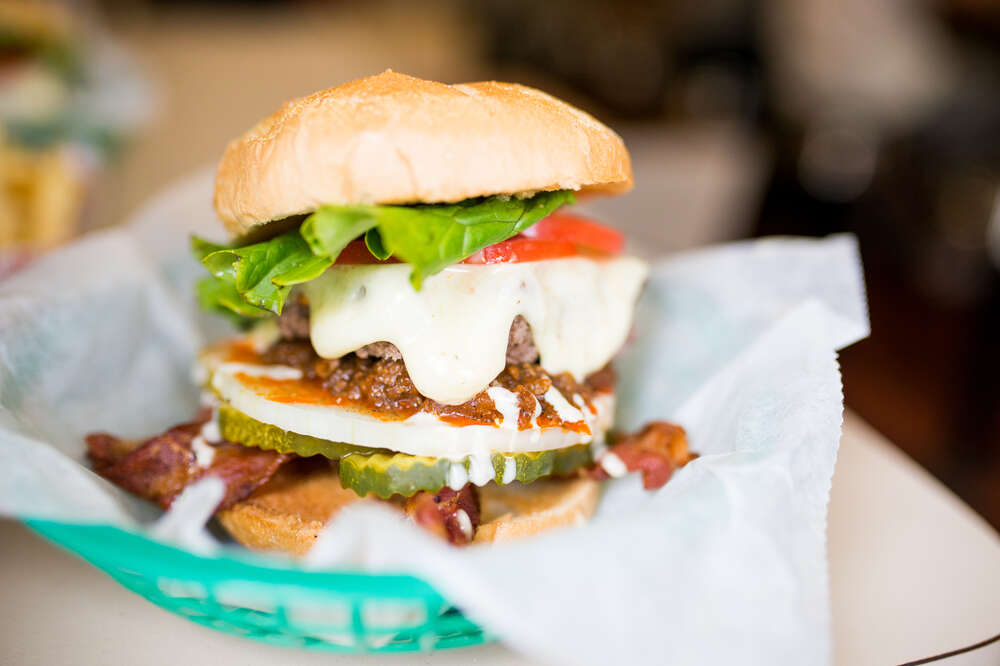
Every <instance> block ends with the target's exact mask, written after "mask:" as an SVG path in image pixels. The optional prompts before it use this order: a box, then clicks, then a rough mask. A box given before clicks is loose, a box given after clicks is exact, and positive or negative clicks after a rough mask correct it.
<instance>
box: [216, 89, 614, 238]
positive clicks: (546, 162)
mask: <svg viewBox="0 0 1000 666" xmlns="http://www.w3.org/2000/svg"><path fill="white" fill-rule="evenodd" d="M631 187H632V167H631V163H630V161H629V155H628V151H627V150H626V149H625V144H624V143H623V142H622V140H621V137H619V136H618V135H617V134H615V133H614V132H613V131H611V130H610V129H609V128H608V127H606V126H605V125H603V124H601V123H600V122H598V121H597V120H596V119H594V118H593V117H592V116H590V115H588V114H586V113H584V112H583V111H580V110H579V109H577V108H575V107H572V106H570V105H569V104H566V103H565V102H561V101H559V100H557V99H555V98H554V97H551V96H550V95H546V94H545V93H543V92H540V91H538V90H535V89H534V88H528V87H526V86H521V85H517V84H514V83H499V82H496V81H481V82H478V83H466V84H458V85H446V84H443V83H436V82H434V81H425V80H423V79H417V78H414V77H412V76H406V75H404V74H398V73H396V72H393V71H391V70H387V71H385V72H383V73H381V74H377V75H375V76H369V77H367V78H364V79H360V80H358V81H352V82H351V83H345V84H343V85H340V86H337V87H336V88H330V89H329V90H322V91H320V92H317V93H313V94H312V95H309V96H308V97H302V98H300V99H295V100H291V101H290V102H287V103H285V105H284V106H282V107H281V108H280V109H279V110H278V111H277V112H276V113H274V114H272V115H271V116H269V117H268V118H265V119H264V120H263V121H261V122H260V123H258V124H257V126H256V127H254V128H253V129H251V130H250V131H249V132H247V133H246V134H244V135H243V136H242V137H240V138H239V139H236V140H235V141H233V142H232V143H230V144H229V146H228V147H227V148H226V152H225V154H224V155H223V156H222V161H221V162H220V163H219V169H218V172H217V174H216V178H215V202H214V203H215V210H216V212H217V213H218V215H219V217H220V218H221V219H222V221H223V222H224V223H225V226H226V229H227V230H228V231H229V232H230V233H231V234H233V235H234V236H243V235H247V234H249V233H251V232H255V233H256V232H258V231H259V230H260V229H261V228H262V227H264V226H265V225H267V223H268V222H271V221H273V220H280V219H283V218H287V217H290V216H293V215H300V214H305V213H309V212H311V211H313V210H315V209H316V208H317V207H319V206H321V205H324V204H355V203H369V204H393V203H396V204H407V203H438V202H441V203H444V202H455V201H461V200H463V199H468V198H470V197H477V196H488V195H493V194H520V193H531V192H536V191H540V190H577V191H582V192H603V193H618V192H623V191H626V190H629V189H631Z"/></svg>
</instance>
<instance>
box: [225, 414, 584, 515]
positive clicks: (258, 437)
mask: <svg viewBox="0 0 1000 666" xmlns="http://www.w3.org/2000/svg"><path fill="white" fill-rule="evenodd" d="M218 420H219V433H220V434H221V435H222V437H223V438H224V439H226V440H228V441H230V442H237V443H239V444H243V445H245V446H254V447H257V448H260V449H268V450H272V451H277V452H279V453H294V454H296V455H299V456H303V457H309V456H317V455H318V456H324V457H326V458H330V459H331V460H339V461H340V483H341V485H342V486H343V487H344V488H350V489H351V490H353V491H354V492H356V493H357V494H358V495H360V496H362V497H364V496H365V495H368V494H369V493H374V494H375V495H377V496H378V497H381V498H382V499H388V498H389V497H392V496H393V495H402V496H404V497H410V496H411V495H414V494H416V493H417V492H419V491H421V490H428V491H431V492H437V491H438V490H441V489H442V488H444V487H445V486H447V485H449V484H452V483H453V484H454V485H459V486H464V485H465V483H466V482H467V481H469V480H472V481H473V482H475V483H479V484H480V485H482V483H486V482H489V481H495V482H496V483H499V484H503V483H510V482H511V481H520V482H522V483H530V482H532V481H535V480H537V479H541V478H544V477H547V476H565V475H567V474H570V473H572V472H573V471H575V470H576V469H578V468H580V467H583V466H585V465H589V464H590V463H591V461H592V458H591V454H590V446H589V445H587V444H577V445H575V446H567V447H565V448H562V449H553V450H550V451H532V452H528V453H508V454H502V453H493V454H491V455H490V457H489V460H488V461H487V460H484V459H483V458H482V457H473V456H466V457H465V458H463V459H461V460H450V459H448V458H431V457H427V456H413V455H409V454H406V453H396V452H394V451H389V450H387V449H378V448H373V447H364V446H355V445H353V444H345V443H343V442H331V441H329V440H325V439H319V438H318V437H310V436H309V435H300V434H299V433H295V432H288V431H286V430H282V429H281V428H278V427H277V426H273V425H270V424H268V423H262V422H261V421H258V420H256V419H254V418H251V417H249V416H247V415H246V414H244V413H243V412H241V411H239V410H238V409H235V408H233V407H230V406H228V405H223V406H221V407H219V411H218ZM482 465H487V466H488V467H487V469H481V468H479V466H482Z"/></svg>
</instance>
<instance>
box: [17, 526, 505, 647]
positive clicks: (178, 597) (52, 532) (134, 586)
mask: <svg viewBox="0 0 1000 666" xmlns="http://www.w3.org/2000/svg"><path fill="white" fill-rule="evenodd" d="M27 525H28V526H29V527H31V528H32V529H33V530H35V531H36V532H38V533H39V534H41V535H43V536H44V537H46V538H48V539H49V540H51V541H53V542H55V543H57V544H59V545H61V546H62V547H64V548H66V549H68V550H70V551H72V552H74V553H76V554H78V555H80V556H81V557H83V558H84V559H86V560H87V561H88V562H90V563H91V564H93V565H94V566H96V567H98V568H99V569H101V570H103V571H105V572H106V573H108V574H109V575H110V576H111V577H112V578H114V579H115V580H117V581H118V582H119V583H121V584H122V585H124V586H125V587H127V588H128V589H130V590H132V591H133V592H136V593H138V594H140V595H142V596H144V597H145V598H146V599H149V600H150V601H152V602H153V603H154V604H156V605H158V606H161V607H163V608H165V609H167V610H169V611H171V612H173V613H176V614H177V615H181V616H183V617H186V618H188V619H189V620H192V621H194V622H197V623H198V624H201V625H204V626H206V627H211V628H213V629H217V630H219V631H224V632H226V633H230V634H237V635H240V636H246V637H247V638H252V639H254V640H259V641H263V642H265V643H271V644H273V645H284V646H290V647H299V648H309V649H315V650H328V651H335V652H410V651H416V650H436V649H443V648H455V647H464V646H468V645H477V644H480V643H483V642H486V641H489V640H493V638H492V637H490V636H488V635H487V634H485V633H484V632H483V630H482V629H480V628H479V627H478V626H476V625H475V624H473V623H472V622H470V621H469V620H467V619H466V618H465V617H464V616H463V615H462V614H461V613H460V612H459V611H458V610H457V609H455V608H453V607H452V606H451V605H450V604H449V603H448V602H447V601H446V600H445V599H444V598H443V597H442V596H441V595H440V594H438V593H437V591H436V590H434V588H432V587H431V586H430V585H428V584H427V583H425V582H424V581H422V580H420V579H418V578H414V577H413V576H409V575H382V574H369V573H355V572H317V571H306V570H303V569H299V568H295V567H293V566H287V567H283V566H280V565H274V564H270V563H265V562H264V561H263V560H261V559H260V558H254V557H252V556H248V557H246V558H239V557H232V556H224V557H200V556H198V555H194V554H192V553H189V552H186V551H183V550H180V549H178V548H174V547H171V546H168V545H165V544H162V543H159V542H156V541H153V540H151V539H148V538H147V537H145V536H143V535H141V534H136V533H133V532H129V531H126V530H122V529H119V528H117V527H111V526H104V525H73V524H67V523H57V522H48V521H28V523H27Z"/></svg>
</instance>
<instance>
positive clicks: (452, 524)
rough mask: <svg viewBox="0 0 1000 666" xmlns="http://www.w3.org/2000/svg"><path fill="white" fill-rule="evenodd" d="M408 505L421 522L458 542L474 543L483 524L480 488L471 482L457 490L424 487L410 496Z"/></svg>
mask: <svg viewBox="0 0 1000 666" xmlns="http://www.w3.org/2000/svg"><path fill="white" fill-rule="evenodd" d="M404 509H405V511H406V515H407V516H409V517H410V519H411V520H413V522H415V523H416V524H417V525H420V526H421V527H423V528H425V529H427V530H430V531H431V532H432V533H433V534H436V535H438V536H439V537H441V538H445V539H448V541H449V542H450V543H452V544H455V545H456V546H462V545H465V544H468V543H470V542H471V541H472V537H473V536H474V535H475V534H476V528H477V527H479V520H480V515H479V492H478V491H477V490H476V487H475V486H474V485H472V484H471V483H467V484H465V486H464V487H463V488H462V489H461V490H457V491H456V490H452V489H451V488H448V487H445V488H442V489H441V490H439V491H438V492H436V493H431V492H427V491H421V492H419V493H417V494H416V495H414V496H413V497H411V498H409V499H408V500H406V505H405V507H404Z"/></svg>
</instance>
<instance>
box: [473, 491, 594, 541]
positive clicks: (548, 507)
mask: <svg viewBox="0 0 1000 666" xmlns="http://www.w3.org/2000/svg"><path fill="white" fill-rule="evenodd" d="M600 496H601V484H600V483H598V482H597V481H594V480H592V479H582V478H579V479H551V480H547V481H535V482H534V483H529V484H522V483H512V484H510V485H508V486H497V485H493V484H490V485H488V486H484V487H482V488H480V489H479V500H480V507H481V510H482V521H483V522H482V524H481V525H480V526H479V529H477V530H476V535H475V538H474V541H475V542H476V543H484V542H488V541H508V540H510V539H520V538H522V537H526V536H531V535H533V534H538V533H539V532H543V531H545V530H548V529H552V528H555V527H567V526H569V525H579V524H581V523H585V522H586V521H587V520H588V519H589V518H590V517H591V516H592V515H594V511H595V510H596V509H597V500H598V499H600Z"/></svg>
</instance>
